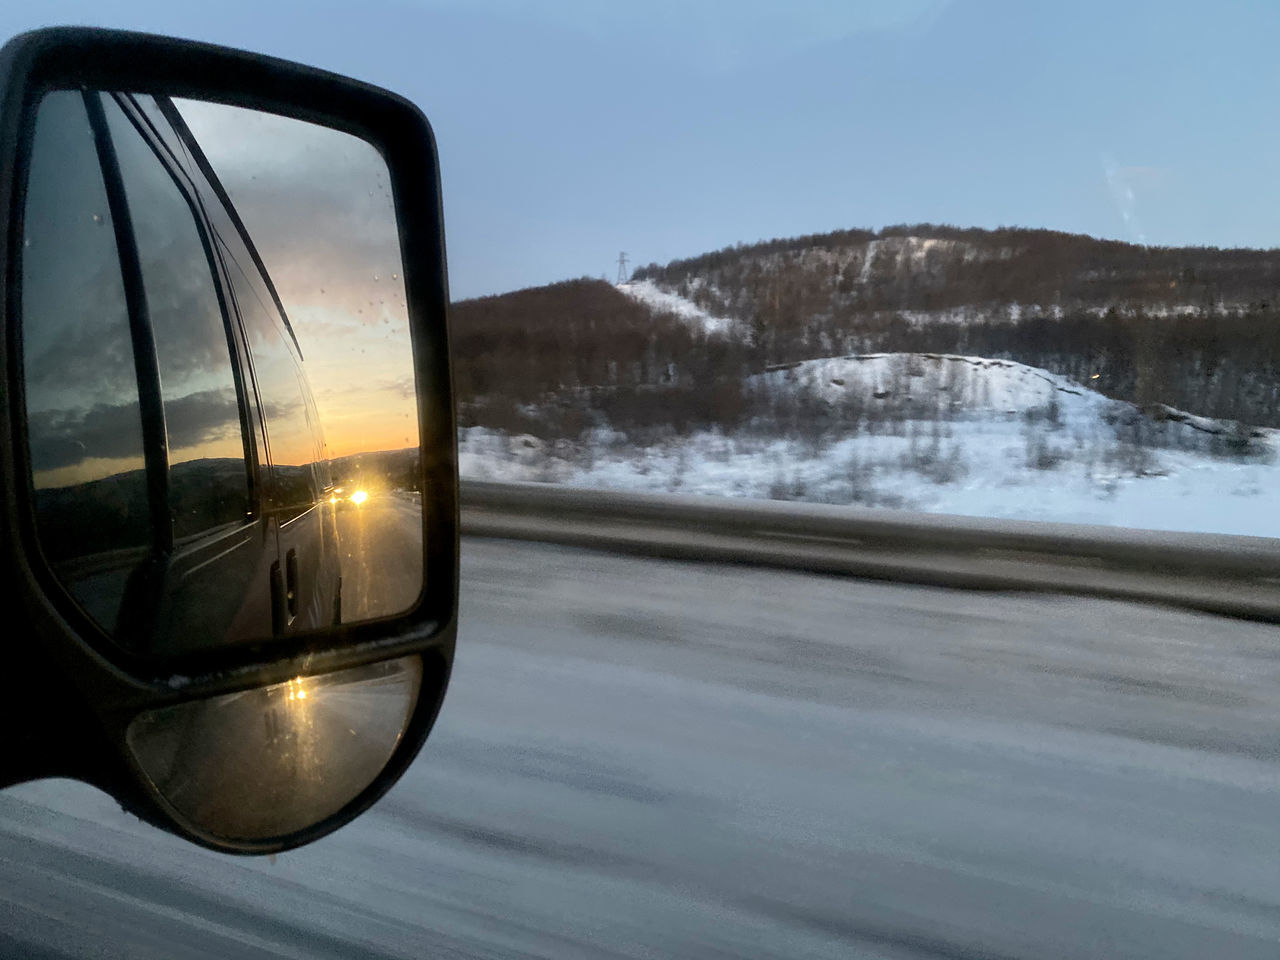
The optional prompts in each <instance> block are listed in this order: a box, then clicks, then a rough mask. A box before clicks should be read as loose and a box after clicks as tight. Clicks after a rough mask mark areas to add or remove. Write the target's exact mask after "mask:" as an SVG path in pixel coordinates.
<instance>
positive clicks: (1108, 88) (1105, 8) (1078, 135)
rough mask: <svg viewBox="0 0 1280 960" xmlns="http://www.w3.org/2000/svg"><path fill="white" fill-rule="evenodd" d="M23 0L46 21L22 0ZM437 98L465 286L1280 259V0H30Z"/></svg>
mask: <svg viewBox="0 0 1280 960" xmlns="http://www.w3.org/2000/svg"><path fill="white" fill-rule="evenodd" d="M21 7H25V9H23V8H21ZM51 23H80V24H90V25H102V26H115V27H124V28H129V29H141V30H149V31H153V32H160V33H168V34H173V35H178V36H184V37H190V38H195V39H200V40H206V41H211V42H216V43H222V44H227V45H231V46H236V47H241V48H245V49H249V50H254V51H257V52H263V53H270V54H274V55H276V56H282V57H286V58H289V59H294V60H299V61H302V62H305V63H308V64H312V65H315V66H319V67H323V68H326V69H330V70H335V71H338V72H340V73H345V74H348V75H351V76H355V77H358V78H359V79H362V80H366V81H370V82H373V83H376V84H380V85H382V86H385V87H388V88H390V89H392V90H394V91H396V92H398V93H401V94H403V95H405V96H407V97H409V98H410V99H411V100H413V101H414V102H416V103H417V104H418V105H419V106H420V107H421V108H422V109H423V110H424V112H425V113H426V114H427V116H428V117H429V119H430V120H431V122H432V125H433V128H434V130H435V133H436V137H437V141H438V144H439V149H440V155H441V167H442V180H443V189H444V208H445V223H446V235H447V242H448V246H449V269H450V282H451V289H452V293H453V295H454V297H455V298H465V297H473V296H480V295H485V294H491V293H500V292H503V291H507V290H512V289H518V288H521V287H526V286H531V285H536V284H542V283H548V282H553V281H556V280H561V279H567V278H572V277H579V276H593V277H599V276H607V277H609V278H610V279H612V278H613V277H614V275H615V274H616V271H617V265H616V264H617V257H618V253H619V252H620V251H626V253H627V254H628V257H629V260H630V262H631V263H632V264H633V265H635V264H644V263H649V262H658V263H664V262H666V261H668V260H671V259H674V258H677V257H683V256H692V255H696V254H699V253H702V252H705V251H707V250H711V249H717V248H720V247H723V246H728V245H731V244H734V243H739V242H747V243H749V242H752V241H755V240H758V239H767V238H771V237H782V236H792V235H796V234H802V233H813V232H821V231H826V230H832V229H840V228H848V227H854V226H870V227H879V226H884V225H887V224H894V223H903V222H920V221H930V222H946V223H953V224H957V225H962V226H986V227H995V226H1000V225H1021V226H1035V227H1050V228H1054V229H1061V230H1068V231H1073V232H1083V233H1088V234H1091V235H1094V236H1103V237H1113V238H1118V239H1123V240H1130V241H1133V242H1137V243H1149V244H1169V245H1181V244H1210V245H1217V246H1235V245H1242V246H1255V247H1272V246H1280V219H1278V218H1277V217H1276V215H1275V211H1276V209H1277V207H1278V206H1280V178H1277V177H1276V175H1275V170H1276V169H1277V167H1278V166H1280V164H1278V161H1280V125H1277V124H1275V123H1274V122H1272V120H1271V114H1272V110H1273V104H1274V103H1275V102H1276V99H1277V94H1278V93H1280V58H1277V57H1275V55H1274V51H1273V49H1272V46H1273V44H1274V38H1275V37H1276V36H1280V29H1278V28H1280V5H1277V4H1274V3H1270V2H1254V3H1246V2H1240V0H1221V2H1216V3H1213V4H1204V3H1195V4H1191V3H1185V2H1182V0H1161V2H1149V0H1136V2H1120V0H1108V2H1098V0H1080V2H1073V3H1069V4H1064V3H1026V2H1023V0H950V2H946V0H899V2H893V0H869V2H863V3H858V2H853V0H793V2H790V3H788V4H785V5H784V4H776V3H767V2H763V0H739V2H735V3H727V2H722V3H717V2H708V0H679V2H677V0H648V2H646V3H643V4H626V5H624V4H618V3H612V2H588V0H572V2H561V3H556V2H553V0H546V2H536V3H535V2H532V0H466V2H463V0H369V2H361V3H359V4H355V3H348V4H341V5H339V4H333V3H327V2H324V0H320V2H314V3H308V4H306V5H299V4H284V3H280V2H274V0H253V2H245V0H220V2H219V3H217V4H204V5H199V7H196V6H195V5H191V8H190V9H188V8H187V5H181V4H174V3H172V2H171V0H119V2H115V3H112V4H110V5H103V4H100V3H98V2H88V0H44V2H42V3H41V4H39V5H35V4H31V5H17V4H10V5H8V7H7V8H6V9H5V10H3V11H2V12H0V33H4V34H12V33H16V32H18V31H21V30H24V29H28V28H31V27H35V26H39V25H44V24H51Z"/></svg>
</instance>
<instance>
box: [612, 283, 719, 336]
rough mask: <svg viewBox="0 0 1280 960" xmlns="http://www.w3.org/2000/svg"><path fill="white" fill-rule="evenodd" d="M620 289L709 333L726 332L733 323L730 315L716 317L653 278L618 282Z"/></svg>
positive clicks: (654, 308) (633, 297)
mask: <svg viewBox="0 0 1280 960" xmlns="http://www.w3.org/2000/svg"><path fill="white" fill-rule="evenodd" d="M618 290H619V291H621V292H622V293H624V294H626V295H627V296H628V297H630V298H631V299H632V300H635V301H636V302H637V303H642V304H644V305H645V306H647V307H649V308H650V309H651V310H662V311H665V312H667V313H673V314H675V315H676V316H677V317H680V318H681V319H682V320H687V321H689V322H690V323H691V324H693V325H695V326H698V327H701V328H702V329H703V330H705V331H706V332H707V333H725V332H727V331H728V329H729V327H730V326H732V325H733V320H732V318H730V317H715V316H712V315H711V314H710V313H708V312H707V311H706V310H704V309H702V307H700V306H698V305H697V304H696V303H694V302H693V301H692V300H686V299H685V298H684V297H682V296H680V295H679V294H677V293H673V292H672V291H670V290H664V289H663V288H662V287H659V286H658V285H657V284H656V283H654V282H653V281H652V280H634V281H632V282H630V283H620V284H618Z"/></svg>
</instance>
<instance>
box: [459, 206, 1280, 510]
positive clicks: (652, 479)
mask: <svg viewBox="0 0 1280 960" xmlns="http://www.w3.org/2000/svg"><path fill="white" fill-rule="evenodd" d="M452 330H453V335H454V338H455V344H456V350H455V370H456V372H457V378H458V385H459V401H460V404H459V415H460V426H461V427H462V428H463V432H462V438H463V451H464V454H465V456H464V463H465V464H467V465H468V469H475V470H478V471H480V472H482V473H488V474H490V475H498V474H500V473H501V470H499V468H498V463H499V461H501V460H502V459H503V458H504V457H505V458H506V462H507V463H508V465H509V467H510V469H511V470H512V471H514V473H515V474H518V475H536V476H541V477H543V478H545V479H559V480H566V481H568V482H593V483H594V482H600V483H608V484H611V485H621V486H629V485H635V484H637V483H638V484H640V485H642V486H647V485H652V484H657V485H659V486H664V485H665V486H664V488H668V489H673V488H683V487H684V486H685V484H686V483H693V481H692V480H690V479H689V467H688V464H690V463H692V462H694V461H697V462H699V463H702V464H703V465H704V466H705V465H706V464H707V463H711V462H718V463H721V464H727V463H728V464H737V466H734V467H733V468H732V469H729V468H727V467H726V468H723V469H721V468H716V469H710V468H708V469H707V470H701V472H700V473H698V475H699V476H702V477H704V479H705V478H706V477H711V476H718V477H720V478H721V480H723V481H724V482H723V483H720V485H719V486H717V483H719V481H716V482H711V481H709V480H708V481H706V482H702V481H699V482H697V483H693V486H695V487H696V488H698V489H704V488H705V489H707V490H708V491H709V492H710V491H711V490H712V489H713V488H714V490H715V491H716V492H721V493H739V494H747V495H753V496H755V495H770V496H803V497H805V498H818V499H835V500H837V501H842V502H862V503H877V504H880V505H888V506H892V505H895V504H896V505H911V506H915V507H918V508H921V509H932V507H931V506H930V503H936V504H943V503H946V504H950V506H948V507H946V509H962V508H963V504H962V503H961V502H960V501H958V500H957V499H956V497H955V496H954V495H953V494H954V490H955V489H958V488H956V487H954V484H956V483H959V482H960V481H959V480H958V479H957V478H958V477H959V476H960V475H961V474H964V475H967V476H969V477H978V476H982V477H986V478H987V479H986V480H984V481H983V482H982V483H979V484H978V487H981V488H984V489H985V488H986V487H987V486H989V487H991V489H995V488H998V487H999V486H1000V484H1002V483H1004V482H1005V481H1006V480H1007V481H1008V482H1010V483H1013V484H1014V485H1015V486H1016V485H1017V484H1018V483H1021V481H1020V480H1017V476H1019V475H1020V471H1025V470H1028V469H1030V470H1033V471H1047V472H1049V473H1054V472H1056V471H1057V470H1058V468H1059V465H1060V464H1065V463H1075V464H1077V465H1080V464H1092V465H1094V466H1097V465H1098V464H1104V465H1105V469H1101V468H1099V469H1101V473H1100V474H1098V475H1108V476H1110V475H1111V474H1110V473H1108V471H1111V472H1112V473H1114V471H1120V473H1119V474H1116V476H1120V475H1121V474H1122V475H1123V476H1125V477H1128V478H1131V479H1134V480H1139V481H1146V480H1148V479H1149V478H1150V477H1152V476H1157V475H1161V471H1162V470H1165V467H1162V466H1160V464H1166V465H1167V464H1175V465H1176V463H1178V462H1181V461H1179V460H1178V457H1181V456H1183V455H1184V454H1185V455H1186V456H1190V457H1199V458H1209V460H1208V461H1205V462H1212V463H1213V464H1216V465H1218V466H1221V465H1223V464H1227V463H1230V462H1235V463H1237V464H1239V465H1241V466H1242V469H1243V468H1245V467H1248V468H1249V469H1252V468H1254V467H1257V466H1258V464H1263V463H1265V462H1267V461H1268V459H1269V458H1270V456H1271V446H1272V442H1273V441H1272V434H1271V432H1270V431H1271V429H1272V428H1277V427H1280V253H1278V252H1276V251H1259V250H1218V249H1213V248H1198V247H1190V248H1152V247H1141V246H1135V245H1132V244H1126V243H1120V242H1116V241H1103V240H1095V239H1093V238H1089V237H1082V236H1074V235H1069V234H1062V233H1054V232H1051V231H1044V230H1021V229H1007V230H995V231H984V230H961V229H956V228H951V227H938V226H932V225H927V224H925V225H916V226H910V227H894V228H887V229H885V230H881V231H869V230H849V231H839V232H836V233H831V234H824V235H820V236H810V237H800V238H794V239H788V240H773V241H768V242H765V243H759V244H754V245H750V246H741V245H740V246H736V247H733V248H728V249H726V250H721V251H717V252H715V253H709V254H705V255H703V256H700V257H695V258H691V259H688V260H679V261H674V262H672V263H670V264H667V265H666V266H662V267H660V266H656V265H650V266H647V267H643V268H641V269H639V270H637V271H636V272H635V274H634V276H633V277H632V278H631V279H630V280H629V281H628V282H627V283H623V284H619V285H617V286H616V287H615V286H613V285H610V284H607V283H605V282H603V281H592V280H576V281H569V282H566V283H561V284H553V285H550V286H547V287H541V288H536V289H534V290H526V291H518V292H516V293H512V294H507V295H504V296H499V297H488V298H484V299H481V300H473V301H465V302H462V303H459V304H456V305H455V307H454V312H453V317H452ZM939 378H940V379H939ZM975 391H978V392H977V393H975ZM1044 391H1049V393H1051V394H1052V397H1051V398H1046V395H1044ZM1064 411H1065V412H1071V411H1074V412H1071V415H1070V417H1068V418H1067V419H1068V420H1069V421H1070V422H1072V423H1076V424H1088V429H1083V428H1082V431H1081V432H1079V435H1078V436H1077V435H1074V434H1073V440H1072V443H1071V444H1064V443H1063V442H1062V437H1063V436H1064V434H1062V432H1061V430H1060V429H1059V425H1060V424H1059V421H1060V417H1061V416H1065V415H1066V413H1064ZM1086 414H1087V415H1086ZM957 418H959V419H960V420H964V421H965V422H966V423H969V424H970V426H966V427H964V428H963V431H961V432H964V433H965V436H967V437H968V440H967V441H966V442H965V443H963V444H961V443H959V439H956V437H958V434H956V431H957V430H959V429H960V428H959V427H957V426H956V423H957V422H958V421H957ZM1010 418H1012V420H1010ZM1072 418H1074V419H1072ZM1006 420H1010V422H1014V421H1016V422H1017V423H1019V424H1022V425H1023V426H1022V427H1020V428H1019V430H1020V431H1021V432H1019V430H1015V431H1013V433H1011V432H1010V430H1012V428H1011V427H1009V426H1008V424H1007V423H1005V421H1006ZM980 421H981V422H984V423H988V425H990V424H995V423H1001V424H1004V425H1003V426H1000V427H999V428H998V429H996V428H995V427H992V428H991V429H992V430H994V431H995V432H994V433H991V435H990V437H989V438H988V439H989V444H988V445H987V448H988V449H989V450H991V451H998V452H999V457H1003V458H1004V461H1007V463H1006V466H1007V467H1008V471H1012V472H1008V471H1006V473H1005V474H1000V471H999V470H995V471H994V472H992V470H993V469H994V468H992V469H988V468H987V467H983V468H982V469H981V470H977V469H976V468H975V467H973V466H972V465H970V466H965V467H964V468H963V469H960V468H959V467H958V466H955V465H956V464H958V463H959V461H957V460H956V457H959V459H960V460H961V461H966V462H967V460H973V459H976V458H977V457H978V453H979V451H980V450H981V449H983V448H982V447H981V446H980V445H978V440H977V438H978V437H979V435H981V434H982V432H983V430H986V429H987V428H985V427H984V428H982V429H978V428H976V427H973V426H972V424H973V423H977V422H980ZM1033 428H1034V429H1033ZM975 430H976V431H977V432H976V433H975ZM947 431H951V434H952V435H955V437H949V436H948V434H947ZM1015 434H1017V436H1016V437H1015V436H1014V435H1015ZM874 437H882V438H883V437H894V438H896V439H895V440H893V441H889V440H875V441H871V440H868V439H867V438H874ZM912 438H915V439H914V440H913V439H912ZM921 438H924V439H921ZM1011 438H1013V439H1011ZM953 439H954V442H952V440H953ZM935 441H936V442H935ZM1015 441H1016V442H1015ZM901 443H907V444H908V446H907V447H905V448H903V449H898V448H897V446H901ZM948 443H951V445H950V446H949V445H948ZM708 444H709V445H710V446H708ZM726 444H727V446H725V445H726ZM895 444H896V445H897V446H895ZM912 444H915V446H913V445H912ZM920 444H924V449H925V450H926V451H928V456H924V457H923V459H920V457H918V455H917V454H918V451H919V449H920ZM957 444H959V445H958V446H957ZM1019 444H1021V447H1020V448H1019V447H1018V445H1019ZM740 448H741V449H748V448H753V449H757V450H760V449H768V450H772V451H773V453H772V454H770V456H776V457H781V458H782V460H781V461H780V462H782V463H788V462H796V463H799V462H801V461H803V462H805V463H808V464H809V465H810V466H808V467H805V468H804V469H803V470H802V469H800V468H799V467H797V468H796V471H794V476H793V475H792V474H791V473H788V472H787V471H786V470H784V469H781V468H779V467H774V466H770V465H769V464H768V463H766V462H762V461H759V460H758V459H757V460H750V458H749V457H748V459H747V460H742V459H741V458H740V457H739V454H738V453H737V452H736V451H738V450H739V449H740ZM1015 448H1017V449H1021V451H1022V452H1021V453H1018V452H1017V449H1015ZM944 449H945V450H946V451H954V450H957V449H958V450H960V451H961V452H960V453H954V454H953V453H952V452H947V453H946V455H945V456H941V457H940V458H939V456H940V452H941V451H943V450H944ZM663 450H665V451H668V453H667V454H657V453H654V451H663ZM708 450H710V451H711V452H712V453H713V454H714V456H712V457H711V459H710V460H709V459H708V458H707V457H705V456H703V454H705V453H707V452H708ZM965 450H970V451H971V453H965V452H964V451H965ZM726 451H728V452H726ZM832 451H838V454H833V453H832ZM886 451H888V452H886ZM1169 451H1177V452H1176V453H1175V454H1171V453H1170V452H1169ZM664 456H665V457H668V458H669V459H670V460H671V462H670V463H667V462H666V461H665V460H663V457H664ZM831 456H837V457H838V458H845V460H848V458H850V457H852V458H853V459H855V460H856V461H857V462H858V463H860V464H861V463H864V462H872V463H876V464H884V463H889V462H894V463H898V464H899V465H900V466H901V465H905V466H902V469H903V470H906V471H907V472H912V471H915V473H917V474H919V472H920V471H919V470H917V469H916V468H917V467H921V468H922V469H924V470H925V474H920V475H922V476H924V475H926V474H928V475H929V476H927V477H926V479H928V480H929V483H930V484H932V486H931V487H930V488H929V491H931V492H929V493H928V495H927V496H926V495H924V494H922V493H921V492H920V491H919V490H916V491H915V492H914V493H907V492H903V489H911V488H910V484H907V487H905V488H901V485H900V484H880V485H877V484H874V483H873V484H869V485H868V484H864V485H863V486H859V485H858V484H857V483H853V482H852V481H850V480H849V471H848V470H847V469H846V467H847V466H848V463H845V466H842V467H841V468H840V470H839V471H838V473H839V474H840V476H841V477H842V478H843V479H841V480H840V481H839V482H835V481H833V480H831V477H832V476H835V474H832V472H831V470H832V469H833V468H832V467H831V464H832V462H833V461H832V460H831V459H830V458H831ZM655 457H657V459H654V458H655ZM886 457H887V459H886ZM1170 457H1172V459H1170ZM717 458H718V459H717ZM868 458H869V459H868ZM1188 462H1191V461H1188ZM1196 462H1200V461H1196ZM748 463H751V464H752V467H751V469H752V470H753V471H755V472H750V471H747V467H746V464H748ZM817 463H822V464H825V466H823V467H821V468H819V467H815V466H813V464H817ZM664 464H666V465H665V466H664ZM948 464H951V465H952V466H948ZM1028 464H1031V466H1028ZM602 465H608V466H607V467H606V466H602ZM913 465H914V466H913ZM1202 465H1203V464H1202ZM953 466H955V469H953V468H952V467H953ZM1094 466H1091V467H1089V469H1090V470H1093V469H1094ZM1113 468H1114V469H1113ZM1081 469H1084V468H1083V467H1082V468H1081ZM1170 469H1174V468H1172V467H1171V468H1170ZM495 471H496V473H495ZM708 471H709V472H708ZM744 471H747V472H744ZM806 471H808V472H809V473H812V474H813V475H812V477H811V479H812V481H813V482H809V481H808V480H804V481H803V482H798V481H797V480H796V477H802V476H805V475H808V474H807V473H806ZM814 471H816V472H814ZM858 471H861V472H860V473H858ZM858 471H855V473H858V476H862V477H864V478H865V477H866V476H868V475H869V474H868V473H867V470H866V469H865V468H863V467H861V466H860V467H858ZM872 473H875V474H876V475H877V476H880V475H884V476H886V477H887V476H888V475H887V474H884V473H883V470H882V469H881V468H880V467H876V469H875V470H874V471H872ZM1209 473H1212V474H1215V475H1216V476H1217V478H1218V480H1221V479H1222V477H1223V476H1225V475H1226V474H1225V473H1224V472H1223V471H1222V470H1219V469H1217V466H1215V468H1214V470H1213V471H1209ZM1209 473H1206V474H1204V475H1205V476H1208V475H1209ZM952 474H955V477H952V476H951V475H952ZM1091 475H1092V474H1091ZM1164 475H1166V476H1168V475H1169V474H1168V473H1167V472H1166V473H1165V474H1164ZM1000 476H1003V477H1004V479H1003V480H1000V479H993V478H998V477H1000ZM588 477H589V478H592V479H591V480H590V481H587V480H584V479H583V478H588ZM822 477H826V478H827V479H822ZM938 477H941V479H937V478H938ZM656 478H664V479H661V480H658V479H656ZM682 478H683V479H682ZM1113 479H1114V477H1113ZM987 481H990V483H988V482H987ZM1081 482H1083V481H1081ZM1117 482H1118V481H1117ZM1251 482H1252V481H1250V483H1251ZM1107 483H1108V484H1110V487H1108V488H1107V489H1114V488H1115V483H1113V482H1112V481H1111V480H1108V481H1107ZM797 484H798V485H797ZM984 484H985V485H986V486H984ZM1031 486H1032V487H1033V488H1037V489H1039V487H1043V486H1044V483H1043V482H1041V483H1040V484H1039V486H1038V487H1037V484H1032V485H1031ZM1094 486H1095V485H1094V484H1093V481H1092V480H1090V481H1089V483H1088V484H1086V487H1087V489H1088V490H1090V491H1092V493H1090V494H1088V495H1089V496H1092V495H1093V493H1096V492H1097V490H1095V489H1094ZM1148 486H1150V484H1148ZM900 488H901V489H900ZM1249 488H1250V486H1249V483H1245V484H1244V485H1243V486H1242V487H1241V489H1249ZM1082 489H1084V488H1082ZM939 490H950V491H951V493H948V494H947V495H945V496H944V495H943V494H941V493H939ZM1046 490H1047V488H1045V489H1042V490H1041V491H1040V492H1041V493H1046ZM797 491H799V492H797ZM841 491H843V492H841ZM1103 492H1104V493H1105V490H1104V491H1103ZM1046 495H1047V494H1046ZM1082 495H1084V494H1082ZM1051 501H1052V497H1049V498H1048V500H1046V501H1045V502H1046V503H1049V502H1051ZM975 509H976V508H975ZM982 509H983V510H985V511H988V512H990V511H995V510H998V509H1000V503H999V497H993V498H992V499H991V500H990V502H989V503H988V504H987V506H985V507H983V508H982ZM1046 509H1047V507H1046ZM1064 509H1065V508H1064ZM1073 509H1074V508H1073ZM1170 509H1172V507H1170ZM1067 512H1068V513H1070V512H1072V511H1070V510H1069V511H1067ZM1075 512H1076V513H1079V512H1080V511H1075ZM1085 512H1086V513H1087V512H1088V511H1085ZM1104 512H1105V511H1104ZM1176 514H1177V511H1175V515H1176ZM1209 515H1213V514H1212V512H1211V513H1210V514H1209ZM1064 518H1065V517H1061V516H1060V517H1059V519H1064ZM1117 522H1118V521H1117ZM1178 522H1181V523H1184V524H1185V523H1190V522H1193V521H1192V520H1190V519H1188V518H1187V517H1186V511H1185V509H1184V510H1183V511H1182V518H1181V519H1180V520H1179V521H1178Z"/></svg>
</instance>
